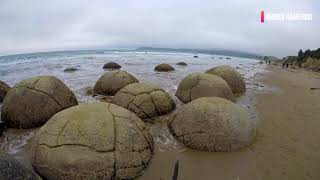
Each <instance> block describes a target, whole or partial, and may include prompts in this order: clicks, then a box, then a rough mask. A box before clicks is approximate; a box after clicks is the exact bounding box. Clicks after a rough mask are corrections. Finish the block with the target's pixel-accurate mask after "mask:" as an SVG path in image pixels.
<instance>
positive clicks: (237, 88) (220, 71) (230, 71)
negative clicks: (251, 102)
mask: <svg viewBox="0 0 320 180" xmlns="http://www.w3.org/2000/svg"><path fill="white" fill-rule="evenodd" d="M206 73H209V74H213V75H216V76H219V77H221V78H222V79H224V80H225V81H226V82H227V83H228V84H229V86H230V87H231V90H232V92H233V93H244V92H245V91H246V85H245V82H244V78H243V77H242V75H241V74H240V73H239V72H238V71H237V70H235V69H234V68H232V67H230V66H227V65H223V66H217V67H214V68H211V69H209V70H207V71H206Z"/></svg>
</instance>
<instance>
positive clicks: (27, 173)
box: [0, 153, 40, 180]
mask: <svg viewBox="0 0 320 180" xmlns="http://www.w3.org/2000/svg"><path fill="white" fill-rule="evenodd" d="M0 177H1V179H2V180H15V179H24V180H37V179H40V177H39V176H38V175H37V174H36V173H35V172H34V171H33V170H31V169H28V168H26V167H25V166H23V165H22V164H21V163H20V162H19V161H17V160H16V159H15V158H13V157H12V156H11V155H8V154H5V153H0Z"/></svg>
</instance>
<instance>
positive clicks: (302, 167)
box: [252, 66, 320, 180]
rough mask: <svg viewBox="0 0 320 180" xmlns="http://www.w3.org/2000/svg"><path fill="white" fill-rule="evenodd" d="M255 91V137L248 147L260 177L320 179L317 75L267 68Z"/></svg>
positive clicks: (319, 103)
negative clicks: (264, 88) (261, 90)
mask: <svg viewBox="0 0 320 180" xmlns="http://www.w3.org/2000/svg"><path fill="white" fill-rule="evenodd" d="M269 70H270V73H268V75H267V76H263V77H262V82H263V83H265V84H268V85H271V86H274V87H277V88H279V91H278V92H275V93H267V94H257V96H256V99H257V105H256V108H257V111H258V119H259V123H258V131H257V132H258V136H257V141H256V142H255V143H254V144H253V146H252V149H254V151H255V152H256V162H257V170H258V172H259V176H260V177H261V178H262V179H297V180H298V179H299V180H300V179H320V166H319V163H320V141H319V139H320V90H310V88H320V74H319V73H314V72H307V71H304V70H295V69H289V70H287V69H281V68H278V67H274V66H272V67H269Z"/></svg>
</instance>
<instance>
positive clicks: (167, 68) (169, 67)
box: [154, 63, 174, 72]
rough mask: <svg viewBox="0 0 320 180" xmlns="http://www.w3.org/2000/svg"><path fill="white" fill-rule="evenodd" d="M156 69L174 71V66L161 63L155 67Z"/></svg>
mask: <svg viewBox="0 0 320 180" xmlns="http://www.w3.org/2000/svg"><path fill="white" fill-rule="evenodd" d="M154 70H155V71H159V72H168V71H174V68H173V67H172V66H171V65H169V64H165V63H163V64H159V65H157V66H156V67H155V68H154Z"/></svg>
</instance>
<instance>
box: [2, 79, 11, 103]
mask: <svg viewBox="0 0 320 180" xmlns="http://www.w3.org/2000/svg"><path fill="white" fill-rule="evenodd" d="M9 90H10V86H9V85H8V84H6V83H5V82H3V81H0V103H2V102H3V99H4V97H5V96H6V95H7V92H8V91H9Z"/></svg>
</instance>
